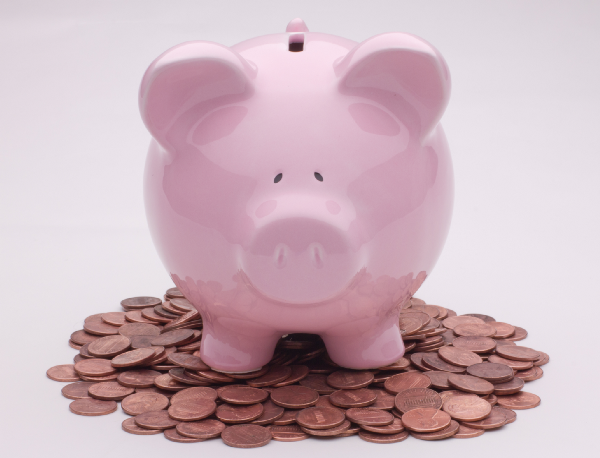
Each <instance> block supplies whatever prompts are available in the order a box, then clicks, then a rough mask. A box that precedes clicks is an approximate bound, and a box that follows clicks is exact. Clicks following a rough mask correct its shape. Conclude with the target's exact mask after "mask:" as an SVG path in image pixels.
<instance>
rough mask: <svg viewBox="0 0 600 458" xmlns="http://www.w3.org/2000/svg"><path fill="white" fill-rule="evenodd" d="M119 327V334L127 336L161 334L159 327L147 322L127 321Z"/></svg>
mask: <svg viewBox="0 0 600 458" xmlns="http://www.w3.org/2000/svg"><path fill="white" fill-rule="evenodd" d="M118 329H119V334H121V335H122V336H125V337H133V336H157V335H159V334H160V328H159V327H157V326H155V325H153V324H147V323H127V324H124V325H123V326H121V327H120V328H118Z"/></svg>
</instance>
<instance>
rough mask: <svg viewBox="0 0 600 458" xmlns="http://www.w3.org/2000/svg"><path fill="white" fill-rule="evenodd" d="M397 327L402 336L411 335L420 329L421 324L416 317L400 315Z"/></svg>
mask: <svg viewBox="0 0 600 458" xmlns="http://www.w3.org/2000/svg"><path fill="white" fill-rule="evenodd" d="M399 326H400V331H401V332H402V335H411V334H414V333H416V332H417V331H418V330H419V329H421V328H422V327H423V323H422V321H421V320H420V319H419V318H418V317H411V316H403V314H400V322H399Z"/></svg>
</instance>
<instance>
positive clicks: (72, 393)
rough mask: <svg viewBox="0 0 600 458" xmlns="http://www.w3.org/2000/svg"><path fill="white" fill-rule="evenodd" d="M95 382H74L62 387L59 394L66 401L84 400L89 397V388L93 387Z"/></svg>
mask: <svg viewBox="0 0 600 458" xmlns="http://www.w3.org/2000/svg"><path fill="white" fill-rule="evenodd" d="M95 384H96V383H95V382H75V383H69V384H68V385H65V386H63V387H62V390H61V393H62V395H63V396H64V397H65V398H68V399H85V398H89V397H91V396H90V395H89V394H88V389H89V387H90V386H92V385H95Z"/></svg>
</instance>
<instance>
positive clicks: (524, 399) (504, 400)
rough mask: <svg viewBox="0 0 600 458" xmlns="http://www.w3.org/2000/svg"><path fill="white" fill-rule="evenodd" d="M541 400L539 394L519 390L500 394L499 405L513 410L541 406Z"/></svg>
mask: <svg viewBox="0 0 600 458" xmlns="http://www.w3.org/2000/svg"><path fill="white" fill-rule="evenodd" d="M540 402H541V400H540V398H539V396H537V395H535V394H533V393H528V392H526V391H519V392H518V393H515V394H510V395H508V396H498V406H500V407H505V408H507V409H512V410H525V409H533V408H534V407H537V406H539V405H540Z"/></svg>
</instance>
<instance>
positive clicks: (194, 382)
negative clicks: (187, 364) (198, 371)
mask: <svg viewBox="0 0 600 458" xmlns="http://www.w3.org/2000/svg"><path fill="white" fill-rule="evenodd" d="M169 375H170V376H171V378H173V379H174V380H177V381H178V382H180V383H183V384H186V385H188V386H202V387H205V386H206V387H207V386H210V385H212V384H213V383H214V382H211V381H210V380H208V379H205V378H203V377H198V376H197V375H195V374H194V373H193V372H189V371H187V370H186V369H184V368H183V367H175V368H174V369H169Z"/></svg>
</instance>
